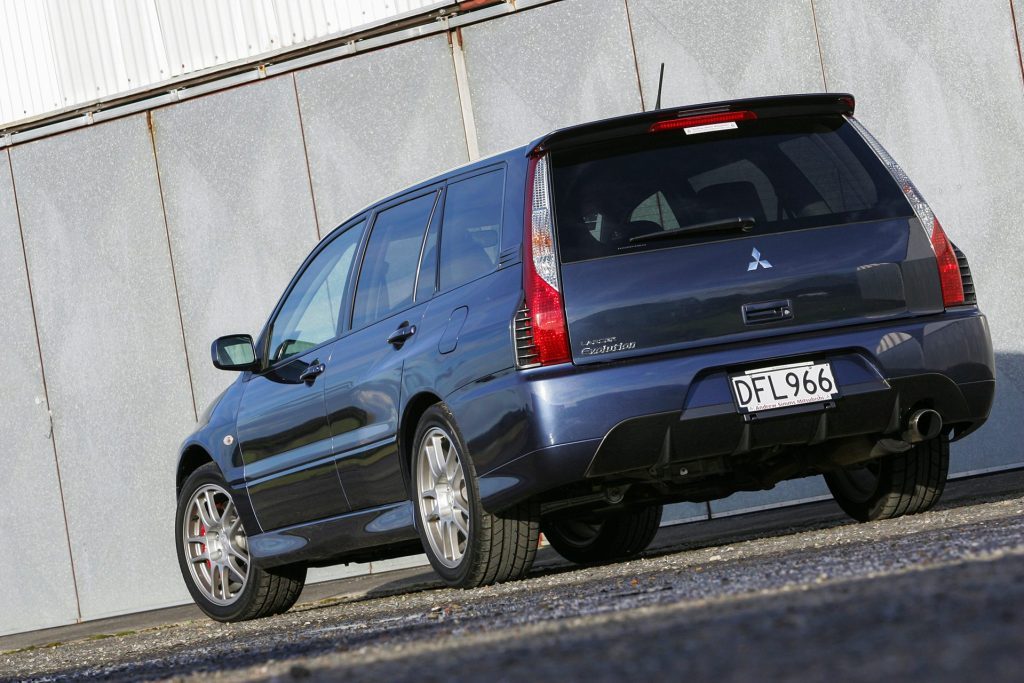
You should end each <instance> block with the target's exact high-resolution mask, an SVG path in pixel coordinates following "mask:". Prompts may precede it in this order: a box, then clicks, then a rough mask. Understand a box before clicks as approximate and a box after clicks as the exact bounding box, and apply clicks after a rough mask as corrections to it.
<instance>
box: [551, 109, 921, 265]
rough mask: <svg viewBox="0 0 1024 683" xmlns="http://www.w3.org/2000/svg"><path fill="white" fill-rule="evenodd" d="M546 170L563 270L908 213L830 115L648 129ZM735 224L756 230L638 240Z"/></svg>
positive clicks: (871, 158)
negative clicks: (701, 129)
mask: <svg viewBox="0 0 1024 683" xmlns="http://www.w3.org/2000/svg"><path fill="white" fill-rule="evenodd" d="M552 168H553V171H552V175H553V186H554V199H555V210H556V215H557V230H558V241H559V249H560V252H561V257H562V261H563V262H567V263H568V262H572V261H582V260H585V259H592V258H600V257H603V256H614V255H617V254H624V253H631V252H636V251H648V250H651V249H665V248H671V247H677V246H681V245H687V244H694V243H699V242H706V241H710V240H721V239H730V238H732V237H735V236H740V235H758V234H766V233H772V232H781V231H785V230H801V229H806V228H814V227H819V226H826V225H836V224H841V223H853V222H861V221H871V220H880V219H885V218H896V217H909V216H912V215H913V211H912V209H911V208H910V205H909V204H908V203H907V201H906V199H905V198H904V196H903V193H902V192H901V190H900V188H899V187H898V186H897V185H896V183H895V182H894V181H893V179H892V176H891V175H889V173H888V171H887V170H886V169H885V167H884V166H882V164H881V163H880V162H879V161H878V159H877V158H876V157H875V155H874V153H873V152H872V151H871V150H870V148H868V146H867V145H866V144H865V143H864V141H863V140H862V139H861V138H860V136H859V135H858V134H857V132H856V131H855V130H853V128H852V127H851V126H850V125H849V124H848V123H846V121H845V120H844V119H843V118H842V117H839V116H835V117H815V118H784V119H767V120H758V121H743V122H740V123H739V127H738V128H736V129H731V130H725V131H718V132H709V133H699V134H691V135H687V134H686V133H685V132H683V131H672V132H661V133H650V134H647V135H644V136H641V137H630V138H623V139H620V140H615V141H612V142H605V143H602V144H601V145H597V146H591V147H586V148H576V149H569V150H563V151H556V152H553V154H552ZM739 217H742V218H752V219H753V220H754V225H753V228H750V229H749V230H748V231H746V232H740V231H738V230H737V231H736V232H735V233H732V234H730V233H728V231H726V232H699V233H691V234H686V235H683V234H678V235H673V236H672V238H671V239H654V240H651V241H649V242H647V241H644V240H638V239H636V238H638V237H643V236H650V235H652V234H657V233H660V232H663V231H667V230H679V229H680V228H683V229H685V228H688V227H691V226H696V225H703V224H709V223H711V224H714V223H716V222H720V221H728V220H730V219H735V218H739ZM683 232H685V230H681V231H680V233H683ZM662 237H665V236H662Z"/></svg>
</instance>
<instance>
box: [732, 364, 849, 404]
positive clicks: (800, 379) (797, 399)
mask: <svg viewBox="0 0 1024 683" xmlns="http://www.w3.org/2000/svg"><path fill="white" fill-rule="evenodd" d="M729 380H730V382H731V384H732V394H733V398H735V399H736V407H737V408H738V409H739V411H740V412H741V413H759V412H761V411H763V410H776V409H778V408H790V407H792V406H800V405H804V404H807V403H824V402H826V401H831V400H832V399H833V398H835V397H836V396H838V395H839V387H838V386H837V385H836V380H835V377H833V376H832V366H831V365H829V363H827V362H820V363H815V362H806V363H792V364H790V365H775V366H772V367H770V368H757V369H755V370H747V371H746V372H743V373H740V374H736V375H732V376H730V377H729Z"/></svg>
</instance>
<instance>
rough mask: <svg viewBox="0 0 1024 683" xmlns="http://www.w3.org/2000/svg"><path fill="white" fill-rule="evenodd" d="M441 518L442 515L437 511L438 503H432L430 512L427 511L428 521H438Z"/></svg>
mask: <svg viewBox="0 0 1024 683" xmlns="http://www.w3.org/2000/svg"><path fill="white" fill-rule="evenodd" d="M439 519H441V515H440V513H438V511H437V505H436V504H434V505H431V506H430V512H428V513H427V521H428V522H436V521H437V520H439Z"/></svg>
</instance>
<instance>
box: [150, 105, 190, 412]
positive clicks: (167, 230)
mask: <svg viewBox="0 0 1024 683" xmlns="http://www.w3.org/2000/svg"><path fill="white" fill-rule="evenodd" d="M146 128H147V129H148V132H149V142H150V146H151V147H152V149H153V168H154V169H155V170H156V189H157V193H158V194H159V195H160V213H161V215H162V216H163V219H164V236H165V237H166V239H167V257H168V259H169V260H170V264H171V284H172V285H173V287H174V306H175V308H177V309H178V329H180V330H181V348H182V350H183V351H184V352H185V371H186V372H187V373H188V390H189V395H190V396H191V397H192V416H193V418H194V419H195V420H198V419H199V409H198V408H197V407H196V388H195V383H194V382H193V379H192V361H191V360H190V359H189V357H188V342H187V341H186V337H185V318H184V316H183V315H182V314H181V297H180V296H179V295H178V273H177V270H176V269H175V267H174V250H173V249H172V248H171V226H170V223H169V222H168V220H167V205H166V203H165V202H164V186H163V181H162V180H161V178H160V159H159V158H158V157H157V155H156V130H155V126H154V125H153V112H152V111H147V112H146Z"/></svg>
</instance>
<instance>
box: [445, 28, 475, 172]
mask: <svg viewBox="0 0 1024 683" xmlns="http://www.w3.org/2000/svg"><path fill="white" fill-rule="evenodd" d="M448 44H449V45H450V46H451V48H452V63H453V64H454V66H455V86H456V88H457V89H458V92H459V107H460V108H461V109H462V127H463V129H464V130H465V134H466V152H467V153H468V155H469V160H470V161H476V160H477V159H479V158H480V144H479V141H478V140H477V137H476V119H475V118H474V116H473V100H472V99H471V98H470V93H469V71H468V70H467V68H466V50H465V48H464V47H463V44H462V28H461V27H456V28H455V29H454V30H451V31H449V32H448Z"/></svg>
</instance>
